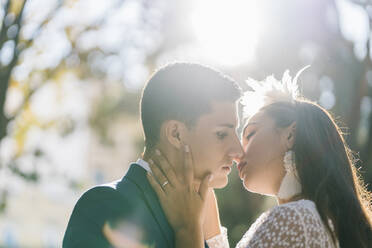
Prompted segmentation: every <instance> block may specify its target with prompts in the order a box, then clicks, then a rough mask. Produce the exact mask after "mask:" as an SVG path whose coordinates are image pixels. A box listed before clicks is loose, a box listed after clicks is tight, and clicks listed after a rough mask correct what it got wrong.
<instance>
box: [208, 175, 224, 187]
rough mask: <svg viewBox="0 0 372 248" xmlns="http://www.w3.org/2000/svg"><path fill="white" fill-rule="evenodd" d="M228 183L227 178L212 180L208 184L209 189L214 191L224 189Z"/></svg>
mask: <svg viewBox="0 0 372 248" xmlns="http://www.w3.org/2000/svg"><path fill="white" fill-rule="evenodd" d="M228 182H229V178H228V177H218V178H215V179H213V180H212V181H211V182H210V183H209V187H211V188H214V189H222V188H224V187H226V185H227V184H228Z"/></svg>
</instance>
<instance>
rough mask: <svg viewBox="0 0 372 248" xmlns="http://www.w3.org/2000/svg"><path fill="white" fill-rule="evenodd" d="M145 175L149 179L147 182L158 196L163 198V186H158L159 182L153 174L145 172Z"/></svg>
mask: <svg viewBox="0 0 372 248" xmlns="http://www.w3.org/2000/svg"><path fill="white" fill-rule="evenodd" d="M146 177H147V179H148V180H149V183H150V184H151V186H152V188H153V189H154V190H155V192H156V194H157V195H158V197H159V198H163V197H164V196H165V192H164V190H163V188H162V187H161V186H160V184H159V183H158V182H157V181H156V180H155V178H154V177H153V175H151V173H149V172H147V174H146Z"/></svg>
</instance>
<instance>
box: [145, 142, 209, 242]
mask: <svg viewBox="0 0 372 248" xmlns="http://www.w3.org/2000/svg"><path fill="white" fill-rule="evenodd" d="M183 157H184V159H183V162H184V163H183V166H182V167H181V168H180V169H178V170H175V169H174V168H173V167H172V166H171V165H170V164H169V163H168V161H167V159H166V158H164V157H163V156H162V155H161V154H160V153H159V152H158V153H157V155H154V156H153V157H152V159H150V160H149V163H150V167H151V170H152V172H153V173H152V174H150V173H148V174H147V177H148V180H149V182H150V184H151V185H152V187H153V188H154V190H155V192H156V193H157V195H158V197H159V200H160V203H161V206H162V207H163V210H164V212H165V215H166V217H167V219H168V221H169V223H170V224H171V225H172V227H173V229H174V231H175V234H176V239H177V236H178V235H179V236H181V237H182V238H184V239H183V241H185V242H186V241H188V242H190V241H195V242H196V243H197V244H200V243H201V244H203V241H204V237H203V235H202V225H203V218H202V217H203V216H202V215H203V212H204V208H205V205H206V199H207V193H208V188H209V187H208V184H209V181H210V179H211V177H212V175H211V174H208V175H206V176H205V177H204V179H203V180H202V182H201V184H200V187H199V189H198V190H196V189H195V188H194V171H193V159H192V154H191V151H190V149H189V147H188V146H185V147H184V150H183ZM185 239H187V240H185Z"/></svg>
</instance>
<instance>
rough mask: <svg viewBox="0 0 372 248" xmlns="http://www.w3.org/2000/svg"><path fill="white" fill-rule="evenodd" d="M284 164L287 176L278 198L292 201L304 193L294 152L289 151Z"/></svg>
mask: <svg viewBox="0 0 372 248" xmlns="http://www.w3.org/2000/svg"><path fill="white" fill-rule="evenodd" d="M283 162H284V169H285V171H286V174H285V175H284V177H283V180H282V182H281V184H280V187H279V190H278V193H277V197H278V198H280V199H290V198H291V197H293V196H295V195H297V194H299V193H301V191H302V186H301V183H300V182H299V179H298V175H297V169H296V164H295V154H294V152H293V151H287V152H286V153H285V155H284V159H283Z"/></svg>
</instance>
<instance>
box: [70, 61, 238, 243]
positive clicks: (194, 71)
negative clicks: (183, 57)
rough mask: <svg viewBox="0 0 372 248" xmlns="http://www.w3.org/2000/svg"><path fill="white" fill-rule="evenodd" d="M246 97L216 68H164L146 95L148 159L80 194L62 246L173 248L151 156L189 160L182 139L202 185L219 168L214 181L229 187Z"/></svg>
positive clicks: (143, 109) (143, 100) (179, 161)
mask: <svg viewBox="0 0 372 248" xmlns="http://www.w3.org/2000/svg"><path fill="white" fill-rule="evenodd" d="M239 97H240V90H239V88H238V86H237V85H236V83H235V82H234V81H233V80H232V79H230V78H228V77H227V76H225V75H223V74H221V73H220V72H218V71H216V70H214V69H211V68H209V67H206V66H202V65H199V64H191V63H174V64H170V65H167V66H165V67H163V68H161V69H160V70H158V71H157V72H156V73H155V74H154V75H153V76H152V77H151V78H150V80H149V81H148V83H147V84H146V86H145V88H144V90H143V94H142V98H141V120H142V127H143V132H144V136H145V146H146V149H145V152H144V154H143V157H142V159H138V161H137V162H136V163H132V164H131V165H130V168H129V170H128V172H127V173H126V175H125V176H124V177H123V178H122V179H121V180H118V181H115V182H112V183H109V184H105V185H100V186H96V187H94V188H92V189H90V190H88V191H87V192H85V193H84V194H83V195H82V196H81V198H80V199H79V200H78V202H77V203H76V205H75V207H74V210H73V212H72V214H71V217H70V220H69V223H68V226H67V230H66V233H65V236H64V239H63V247H64V248H73V247H74V248H75V247H97V248H98V247H112V246H113V245H114V246H115V247H168V248H172V247H174V232H173V230H172V228H171V226H170V225H169V223H168V221H167V219H166V216H165V214H164V212H163V210H162V208H161V206H160V203H159V201H158V198H157V196H156V194H155V192H154V190H153V189H152V188H151V186H150V184H149V182H148V181H147V178H146V171H149V172H150V167H149V165H148V163H147V162H146V161H145V160H146V158H148V157H149V156H151V153H153V152H154V151H155V150H160V151H161V153H162V154H164V155H165V156H166V157H167V159H168V161H169V162H170V163H171V164H172V165H174V166H175V167H176V166H178V165H180V164H182V155H181V154H182V151H181V149H183V147H182V144H184V143H187V144H188V145H189V146H190V148H191V150H192V152H193V159H194V166H195V168H194V173H195V180H196V181H195V183H196V184H197V183H198V182H200V181H199V180H200V179H201V178H203V177H204V176H205V175H206V174H207V173H213V180H212V181H211V182H210V186H211V187H213V188H222V187H224V186H226V184H227V182H228V174H229V173H230V170H231V166H232V161H233V159H234V158H237V157H240V156H242V153H243V151H242V148H241V145H240V142H239V139H238V137H237V135H236V130H235V129H236V127H237V124H238V118H237V113H236V111H237V110H236V102H237V100H238V98H239ZM161 184H162V185H163V187H167V185H166V184H167V183H166V182H161ZM209 234H210V233H209ZM209 234H208V232H207V234H205V238H206V239H208V238H210V237H209ZM206 247H207V245H206Z"/></svg>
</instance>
